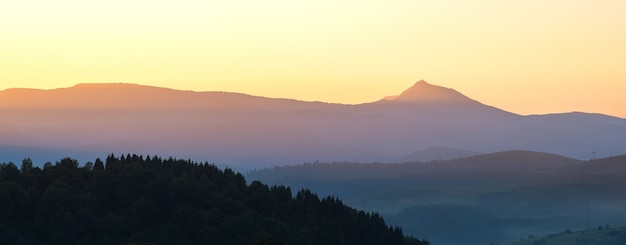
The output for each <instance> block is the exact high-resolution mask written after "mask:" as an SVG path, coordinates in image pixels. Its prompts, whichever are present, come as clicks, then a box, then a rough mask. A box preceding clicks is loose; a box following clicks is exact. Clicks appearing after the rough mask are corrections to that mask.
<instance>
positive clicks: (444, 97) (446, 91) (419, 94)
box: [383, 80, 475, 103]
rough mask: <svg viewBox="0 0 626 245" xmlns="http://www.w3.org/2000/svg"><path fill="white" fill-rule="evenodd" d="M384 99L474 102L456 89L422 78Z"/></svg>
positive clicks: (426, 101) (423, 101)
mask: <svg viewBox="0 0 626 245" xmlns="http://www.w3.org/2000/svg"><path fill="white" fill-rule="evenodd" d="M383 100H389V101H401V102H421V103H472V102H475V101H474V100H472V99H470V98H468V97H467V96H465V95H463V94H461V93H459V92H457V91H456V90H454V89H450V88H444V87H440V86H436V85H432V84H429V83H427V82H426V81H424V80H420V81H418V82H417V83H415V84H414V85H413V86H412V87H410V88H409V89H407V90H405V91H404V92H402V93H401V94H400V95H397V96H387V97H385V98H384V99H383Z"/></svg>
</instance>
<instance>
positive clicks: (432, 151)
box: [402, 146, 480, 162]
mask: <svg viewBox="0 0 626 245" xmlns="http://www.w3.org/2000/svg"><path fill="white" fill-rule="evenodd" d="M479 154H480V153H479V152H475V151H468V150H462V149H453V148H448V147H441V146H435V147H430V148H427V149H423V150H419V151H414V152H412V153H411V154H409V155H408V156H406V157H404V158H403V159H402V162H430V161H441V160H450V159H455V158H460V157H468V156H474V155H479Z"/></svg>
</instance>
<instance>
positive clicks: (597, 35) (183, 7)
mask: <svg viewBox="0 0 626 245" xmlns="http://www.w3.org/2000/svg"><path fill="white" fill-rule="evenodd" d="M625 12H626V2H624V1H619V0H599V1H584V0H574V1H571V0H555V1H548V2H546V1H539V0H530V1H523V2H514V1H493V0H478V1H470V2H468V1H461V0H447V1H437V2H432V1H409V0H402V1H391V2H384V1H352V0H351V1H316V2H293V1H286V0H279V1H272V2H258V1H247V0H235V1H227V2H220V1H217V2H213V1H209V2H202V1H192V0H183V1H147V0H138V1H130V2H129V1H121V0H111V1H106V2H101V3H93V2H85V1H78V0H61V1H54V2H49V1H38V0H27V1H4V2H2V3H0V30H1V31H2V33H3V34H2V38H1V39H0V54H1V55H0V67H1V68H0V90H3V89H7V88H13V87H25V88H41V89H51V88H59V87H71V86H73V85H75V84H78V83H118V82H126V83H137V84H144V85H152V86H159V87H168V88H174V89H180V90H195V91H231V92H241V93H246V94H252V95H259V96H266V97H280V98H294V99H299V100H308V101H326V102H339V103H350V104H355V103H364V102H371V101H376V100H379V99H381V98H383V97H385V96H389V95H397V94H399V93H400V92H402V91H403V90H404V89H406V88H408V87H410V86H411V85H413V83H415V81H417V80H420V79H424V80H426V81H428V82H429V83H432V84H436V85H440V86H443V87H448V88H453V89H455V90H457V91H459V92H461V93H463V94H465V95H466V96H468V97H470V98H472V99H475V100H478V101H480V102H482V103H485V104H488V105H492V106H496V107H499V108H502V109H505V110H508V111H512V112H515V113H519V114H542V113H552V112H569V111H585V112H598V113H604V114H610V115H615V116H619V117H623V118H626V99H623V97H624V96H623V91H626V70H625V69H624V65H625V63H624V57H626V15H624V14H623V13H625Z"/></svg>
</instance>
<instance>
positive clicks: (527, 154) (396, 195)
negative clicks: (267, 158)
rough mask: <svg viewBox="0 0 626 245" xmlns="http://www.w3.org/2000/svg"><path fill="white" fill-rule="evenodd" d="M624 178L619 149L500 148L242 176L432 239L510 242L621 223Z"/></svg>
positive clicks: (625, 215) (625, 213)
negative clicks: (580, 155) (582, 152)
mask: <svg viewBox="0 0 626 245" xmlns="http://www.w3.org/2000/svg"><path fill="white" fill-rule="evenodd" d="M625 176H626V155H621V156H614V157H609V158H602V159H597V160H590V161H582V160H576V159H572V158H567V157H564V156H559V155H554V154H548V153H541V152H532V151H504V152H496V153H489V154H481V155H475V156H470V157H462V158H457V159H453V160H442V161H434V162H430V163H415V162H408V163H398V164H393V163H392V164H382V163H369V164H367V163H346V162H335V163H311V164H299V165H289V166H277V167H273V168H266V169H261V170H254V171H250V172H249V173H248V175H247V178H248V179H252V180H260V181H262V182H263V183H267V184H269V185H279V184H280V185H287V186H290V187H291V188H292V189H301V188H310V189H312V190H315V191H316V192H318V193H320V194H321V195H331V196H338V197H340V198H341V199H342V200H344V201H345V202H346V203H347V204H348V205H350V206H353V207H356V208H359V209H363V210H367V211H375V212H378V213H380V214H382V215H383V216H384V217H385V219H386V220H389V221H390V222H391V223H392V224H395V225H400V226H401V227H403V229H404V230H405V231H406V232H407V233H408V234H412V235H414V236H424V237H428V239H429V240H430V241H432V242H433V244H507V242H513V241H517V240H519V239H520V237H528V236H529V235H535V236H536V235H547V234H553V233H558V232H562V231H564V230H566V229H573V230H583V229H589V228H591V227H598V226H603V227H604V226H606V225H610V226H622V225H623V224H625V223H626V205H625V204H626V195H625V194H624V191H623V190H624V188H626V178H625ZM451 234H454V235H451ZM537 244H539V243H537ZM588 244H596V243H588ZM601 244H604V243H601ZM611 244H613V243H611ZM615 244H621V243H615Z"/></svg>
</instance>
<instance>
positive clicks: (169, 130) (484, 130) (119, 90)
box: [0, 81, 626, 167]
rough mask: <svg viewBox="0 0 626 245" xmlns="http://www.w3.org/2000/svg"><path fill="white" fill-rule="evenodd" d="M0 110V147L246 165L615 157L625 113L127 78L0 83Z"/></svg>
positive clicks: (429, 92)
mask: <svg viewBox="0 0 626 245" xmlns="http://www.w3.org/2000/svg"><path fill="white" fill-rule="evenodd" d="M0 115H2V117H1V118H0V126H2V128H0V145H5V146H7V147H9V146H10V147H20V146H23V147H27V148H28V149H40V148H54V149H66V150H67V151H68V152H70V153H72V155H84V154H82V153H89V154H96V155H94V157H97V156H102V155H106V154H108V153H111V152H128V151H133V152H138V153H145V154H155V153H158V154H160V155H173V156H181V157H192V158H195V159H200V160H210V161H214V162H219V163H224V164H228V165H229V166H244V165H245V166H247V167H257V166H258V165H261V166H269V165H277V164H292V163H298V162H312V161H316V160H319V161H361V162H372V161H381V162H393V161H397V160H398V159H401V158H403V157H405V156H407V155H408V154H410V153H412V152H414V151H415V149H427V148H430V147H433V146H442V147H446V148H452V149H467V150H469V151H475V152H495V151H503V150H509V149H524V150H532V151H544V152H550V153H556V154H561V155H565V156H568V157H574V158H579V159H587V158H589V157H590V153H591V151H592V150H596V151H597V152H599V153H600V154H601V155H602V156H607V155H617V154H623V153H624V152H623V151H624V149H623V147H621V146H623V145H626V120H624V119H619V118H615V117H610V116H606V115H598V114H585V113H566V114H554V115H533V116H520V115H516V114H513V113H510V112H506V111H503V110H501V109H498V108H495V107H492V106H488V105H484V104H482V103H480V102H478V101H475V100H472V99H470V98H468V97H466V96H464V95H463V94H461V93H459V92H457V91H455V90H453V89H448V88H442V87H439V86H435V85H431V84H428V83H427V82H425V81H419V82H417V83H416V84H415V85H414V86H412V87H411V88H409V89H408V90H406V91H404V92H403V93H401V94H400V95H398V96H395V97H393V98H391V97H388V98H386V99H383V100H380V101H375V102H371V103H364V104H358V105H343V104H329V103H323V102H305V101H298V100H292V99H273V98H265V97H258V96H251V95H246V94H240V93H229V92H193V91H180V90H173V89H167V88H159V87H151V86H142V85H136V84H79V85H76V86H74V87H70V88H60V89H52V90H37V89H8V90H4V91H0ZM12 149H13V148H12ZM15 152H23V151H15ZM68 154H69V153H68ZM7 157H9V159H11V160H13V161H21V158H23V157H26V156H22V155H18V154H12V155H9V156H7ZM49 157H50V158H56V157H58V156H56V155H54V156H49ZM92 158H93V157H92Z"/></svg>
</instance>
